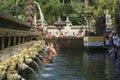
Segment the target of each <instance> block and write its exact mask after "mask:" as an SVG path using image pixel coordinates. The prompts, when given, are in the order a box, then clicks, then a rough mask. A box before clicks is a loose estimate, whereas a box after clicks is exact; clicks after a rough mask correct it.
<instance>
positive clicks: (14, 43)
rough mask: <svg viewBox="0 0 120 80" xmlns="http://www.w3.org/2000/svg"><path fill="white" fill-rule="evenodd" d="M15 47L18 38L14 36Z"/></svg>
mask: <svg viewBox="0 0 120 80" xmlns="http://www.w3.org/2000/svg"><path fill="white" fill-rule="evenodd" d="M13 45H16V36H14V42H13Z"/></svg>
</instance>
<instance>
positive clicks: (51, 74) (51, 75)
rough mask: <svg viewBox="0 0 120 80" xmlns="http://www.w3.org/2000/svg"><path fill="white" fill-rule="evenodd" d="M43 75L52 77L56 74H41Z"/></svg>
mask: <svg viewBox="0 0 120 80" xmlns="http://www.w3.org/2000/svg"><path fill="white" fill-rule="evenodd" d="M41 76H43V77H51V76H54V75H53V74H41Z"/></svg>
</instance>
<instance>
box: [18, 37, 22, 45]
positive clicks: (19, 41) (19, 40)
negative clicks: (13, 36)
mask: <svg viewBox="0 0 120 80" xmlns="http://www.w3.org/2000/svg"><path fill="white" fill-rule="evenodd" d="M20 43H21V37H20V36H19V37H18V44H20Z"/></svg>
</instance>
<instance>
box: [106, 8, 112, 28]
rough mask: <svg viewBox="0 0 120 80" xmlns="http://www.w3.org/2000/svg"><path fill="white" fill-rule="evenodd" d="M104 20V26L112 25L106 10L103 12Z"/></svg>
mask: <svg viewBox="0 0 120 80" xmlns="http://www.w3.org/2000/svg"><path fill="white" fill-rule="evenodd" d="M105 19H106V26H107V27H108V26H109V25H112V20H111V15H110V14H109V13H108V10H105Z"/></svg>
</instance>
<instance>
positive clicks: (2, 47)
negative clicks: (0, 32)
mask: <svg viewBox="0 0 120 80" xmlns="http://www.w3.org/2000/svg"><path fill="white" fill-rule="evenodd" d="M1 38H2V45H1V49H4V48H5V44H4V42H5V41H4V36H2V37H1Z"/></svg>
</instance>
